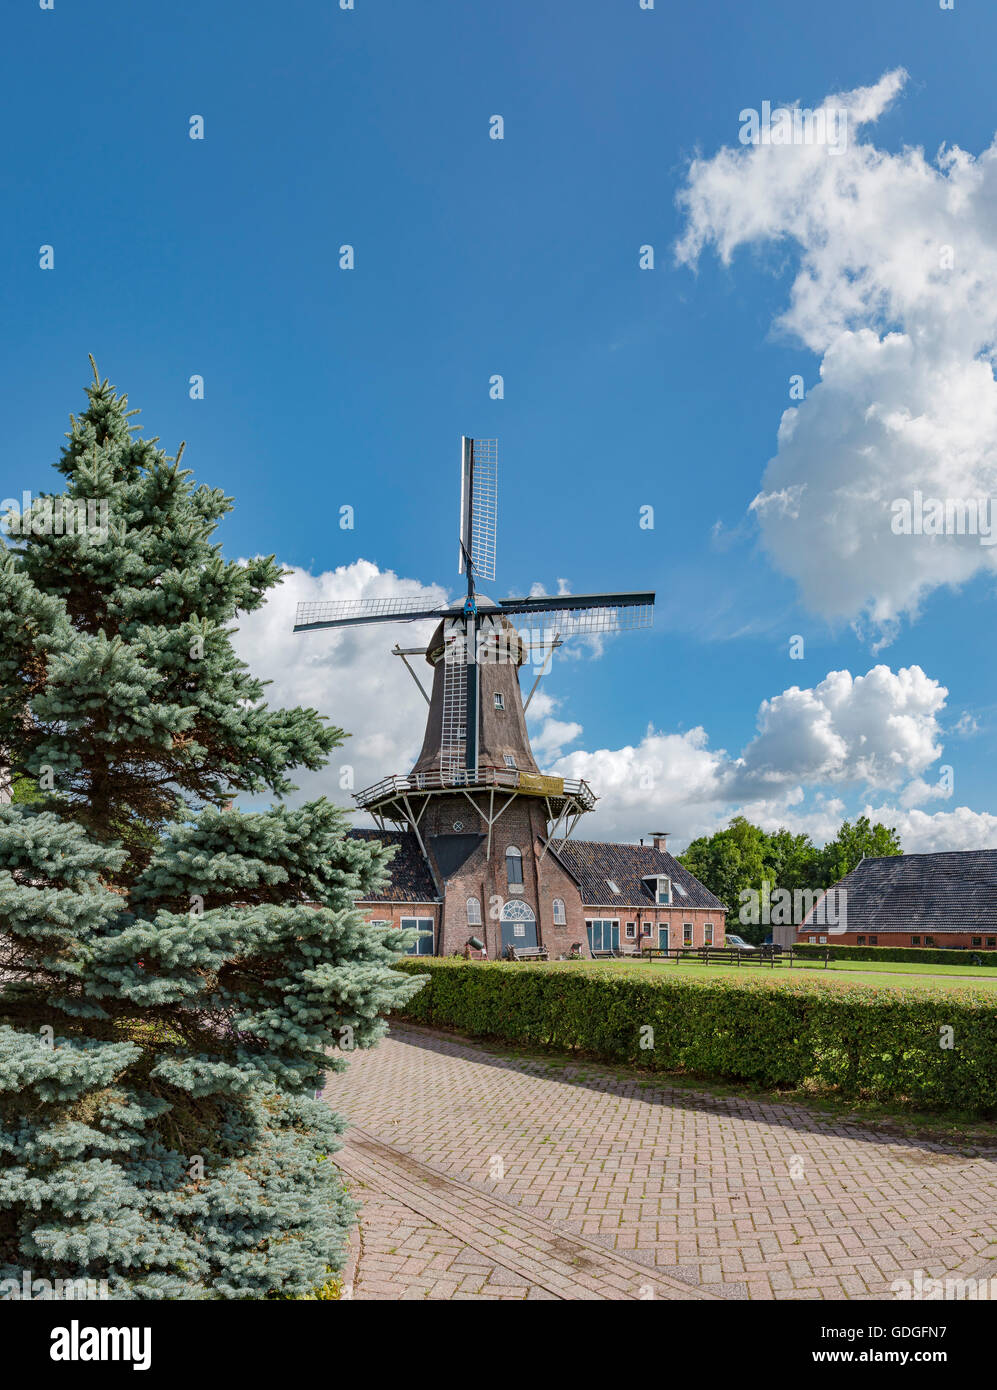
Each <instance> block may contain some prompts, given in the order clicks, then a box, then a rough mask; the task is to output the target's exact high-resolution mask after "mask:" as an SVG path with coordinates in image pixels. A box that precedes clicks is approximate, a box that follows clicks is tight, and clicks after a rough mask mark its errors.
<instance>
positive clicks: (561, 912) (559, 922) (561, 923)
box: [551, 898, 568, 927]
mask: <svg viewBox="0 0 997 1390" xmlns="http://www.w3.org/2000/svg"><path fill="white" fill-rule="evenodd" d="M551 911H552V912H553V914H554V925H555V927H566V926H567V925H568V914H567V912H566V911H565V907H564V899H563V898H555V899H554V901H553V902H552V903H551Z"/></svg>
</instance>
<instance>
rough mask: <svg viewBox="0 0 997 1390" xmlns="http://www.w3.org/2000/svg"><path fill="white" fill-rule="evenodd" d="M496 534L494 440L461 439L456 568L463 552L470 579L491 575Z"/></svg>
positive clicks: (462, 565) (462, 564) (461, 567)
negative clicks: (470, 573) (469, 561)
mask: <svg viewBox="0 0 997 1390" xmlns="http://www.w3.org/2000/svg"><path fill="white" fill-rule="evenodd" d="M497 535H498V440H497V439H468V438H466V437H465V438H464V439H463V440H462V441H461V479H460V545H461V548H460V556H459V564H458V570H459V572H460V573H461V574H463V573H464V568H465V552H466V554H467V555H469V556H470V557H471V569H472V571H473V575H474V579H475V580H479V579H489V580H491V579H494V578H495V550H496V543H497Z"/></svg>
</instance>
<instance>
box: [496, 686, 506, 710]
mask: <svg viewBox="0 0 997 1390" xmlns="http://www.w3.org/2000/svg"><path fill="white" fill-rule="evenodd" d="M495 708H496V709H505V696H504V695H503V694H502V692H501V690H496V692H495Z"/></svg>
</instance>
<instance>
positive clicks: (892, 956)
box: [793, 942, 997, 965]
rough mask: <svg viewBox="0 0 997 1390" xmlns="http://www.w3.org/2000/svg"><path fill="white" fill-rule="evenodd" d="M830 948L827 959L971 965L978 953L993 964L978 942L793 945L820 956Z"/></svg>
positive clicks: (995, 956)
mask: <svg viewBox="0 0 997 1390" xmlns="http://www.w3.org/2000/svg"><path fill="white" fill-rule="evenodd" d="M827 950H830V952H831V960H832V961H834V960H882V961H891V960H892V961H910V962H911V963H912V964H915V965H971V964H972V962H973V959H974V957H978V958H979V960H980V963H981V964H982V965H997V951H983V950H981V949H980V947H979V946H972V947H970V949H969V950H945V948H944V947H938V946H834V945H831V944H830V943H828V945H826V946H819V945H815V946H811V945H810V943H809V942H803V943H802V944H799V945H796V946H794V947H793V953H794V955H797V956H816V957H817V958H818V959H819V960H823V959H824V953H825V951H827Z"/></svg>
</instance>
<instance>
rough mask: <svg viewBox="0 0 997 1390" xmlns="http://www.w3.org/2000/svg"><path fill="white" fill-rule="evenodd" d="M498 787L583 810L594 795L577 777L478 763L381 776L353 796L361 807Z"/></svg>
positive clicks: (587, 809)
mask: <svg viewBox="0 0 997 1390" xmlns="http://www.w3.org/2000/svg"><path fill="white" fill-rule="evenodd" d="M483 789H484V790H491V789H499V790H503V791H510V792H525V793H526V794H527V795H529V796H545V797H550V798H551V800H561V799H563V798H564V797H571V798H572V799H574V800H575V801H578V802H579V803H580V804H581V805H582V806H583V808H584V809H585V810H586V811H591V810H592V808H593V807H594V806H595V802H596V797H595V794H594V793H593V791H592V788H591V787H590V786H589V784H588V783H587V782H585V781H583V780H582V779H580V778H566V777H545V776H544V775H543V774H541V773H536V772H532V773H531V772H519V771H517V769H516V768H511V767H492V766H488V767H479V768H478V770H477V772H472V771H470V770H468V769H466V768H461V769H459V770H458V771H456V772H453V773H451V772H449V771H447V772H441V771H439V770H438V769H435V768H434V769H433V770H432V771H430V772H413V773H410V774H409V775H408V776H407V777H397V776H394V777H383V778H382V779H381V781H380V782H375V783H374V785H373V786H372V787H366V788H365V789H364V790H363V791H362V792H355V793H354V797H353V799H354V800H355V801H356V803H357V805H358V806H359V807H360V808H361V810H366V809H367V808H368V807H369V806H375V805H377V803H378V802H384V801H389V800H391V799H392V798H393V797H398V796H412V795H415V796H419V795H420V794H421V793H424V792H439V791H465V790H467V791H472V790H479V791H480V790H483Z"/></svg>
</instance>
